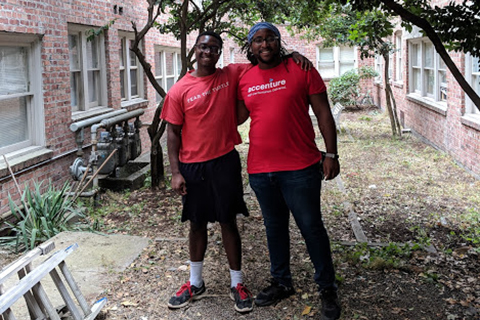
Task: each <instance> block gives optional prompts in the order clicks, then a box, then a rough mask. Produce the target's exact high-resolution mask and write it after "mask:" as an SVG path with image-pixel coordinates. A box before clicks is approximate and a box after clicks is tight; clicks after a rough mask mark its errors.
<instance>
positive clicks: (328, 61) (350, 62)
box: [317, 47, 357, 79]
mask: <svg viewBox="0 0 480 320" xmlns="http://www.w3.org/2000/svg"><path fill="white" fill-rule="evenodd" d="M356 57H357V50H356V49H355V48H352V47H333V48H319V47H317V69H318V71H319V72H320V74H321V75H322V77H323V78H326V79H330V78H335V77H339V76H341V75H342V74H344V73H345V72H346V71H348V70H351V69H354V68H355V67H356V64H357V59H356Z"/></svg>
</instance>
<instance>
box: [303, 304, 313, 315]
mask: <svg viewBox="0 0 480 320" xmlns="http://www.w3.org/2000/svg"><path fill="white" fill-rule="evenodd" d="M310 311H312V307H310V306H305V309H303V311H302V316H306V315H307V314H309V313H310Z"/></svg>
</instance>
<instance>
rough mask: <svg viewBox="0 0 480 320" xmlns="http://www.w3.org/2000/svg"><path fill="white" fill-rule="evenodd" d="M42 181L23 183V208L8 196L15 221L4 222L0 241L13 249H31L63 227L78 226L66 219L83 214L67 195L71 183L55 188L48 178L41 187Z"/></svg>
mask: <svg viewBox="0 0 480 320" xmlns="http://www.w3.org/2000/svg"><path fill="white" fill-rule="evenodd" d="M42 184H43V183H42V182H40V183H38V182H35V183H34V188H33V190H30V188H29V187H28V185H25V190H24V192H23V194H22V197H21V203H22V205H23V208H22V207H20V206H18V205H17V204H16V203H15V202H14V201H13V200H12V198H11V196H10V195H9V196H8V199H9V204H10V210H11V212H12V215H13V217H14V218H15V221H14V222H9V221H6V222H5V224H6V225H7V228H8V229H9V234H8V235H6V236H3V237H0V244H4V245H6V246H10V247H14V248H15V251H16V252H18V251H21V250H31V249H33V248H35V247H36V246H37V245H38V244H40V243H42V242H45V241H46V240H48V239H50V238H52V237H53V236H55V235H56V234H58V233H60V232H62V231H67V230H76V229H78V226H76V225H72V224H71V223H70V222H69V221H70V220H71V219H72V218H74V217H83V213H82V212H81V209H80V208H79V207H78V206H77V204H76V203H75V202H73V201H72V198H71V197H68V196H67V195H66V193H67V190H70V185H69V184H68V183H65V184H64V185H63V187H62V188H60V189H57V188H56V187H55V186H54V185H53V184H52V183H51V181H49V183H48V186H47V187H46V189H45V190H43V187H42Z"/></svg>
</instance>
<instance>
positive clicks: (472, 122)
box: [461, 114, 480, 131]
mask: <svg viewBox="0 0 480 320" xmlns="http://www.w3.org/2000/svg"><path fill="white" fill-rule="evenodd" d="M461 119H462V120H461V121H462V124H463V125H464V126H467V127H470V128H472V129H475V130H478V131H480V114H466V115H464V116H463V117H462V118H461Z"/></svg>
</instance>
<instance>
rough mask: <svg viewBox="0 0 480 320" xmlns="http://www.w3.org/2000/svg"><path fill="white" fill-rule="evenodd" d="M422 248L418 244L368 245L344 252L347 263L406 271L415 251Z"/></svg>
mask: <svg viewBox="0 0 480 320" xmlns="http://www.w3.org/2000/svg"><path fill="white" fill-rule="evenodd" d="M420 248H421V246H420V245H418V244H413V245H411V244H405V245H398V244H396V243H390V244H388V245H387V246H384V247H372V246H368V245H367V244H366V243H363V244H359V245H356V246H354V247H352V248H349V249H347V250H345V251H344V257H345V259H346V261H347V262H349V263H351V264H353V265H359V266H361V267H363V268H365V269H372V270H383V269H400V270H402V269H405V268H407V264H408V260H409V259H410V258H411V256H412V253H413V251H415V250H419V249H420Z"/></svg>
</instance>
